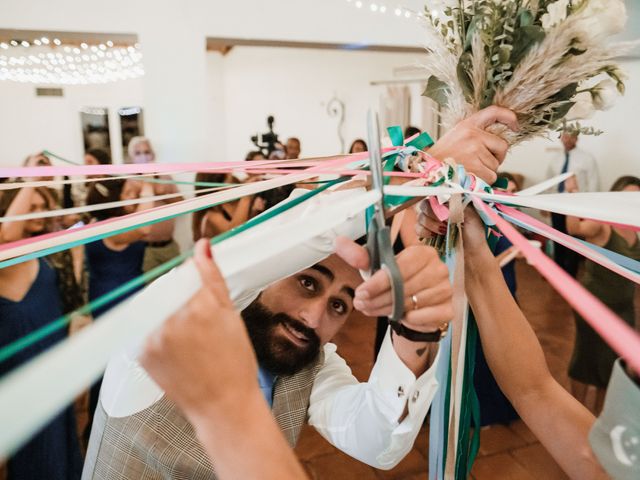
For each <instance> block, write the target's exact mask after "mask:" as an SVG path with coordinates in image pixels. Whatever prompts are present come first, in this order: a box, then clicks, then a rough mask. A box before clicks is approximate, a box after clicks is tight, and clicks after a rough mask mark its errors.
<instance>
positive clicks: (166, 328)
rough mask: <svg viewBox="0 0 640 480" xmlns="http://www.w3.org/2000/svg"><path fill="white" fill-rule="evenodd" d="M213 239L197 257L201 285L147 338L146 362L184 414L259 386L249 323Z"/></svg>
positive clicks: (200, 246) (226, 402)
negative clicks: (239, 308)
mask: <svg viewBox="0 0 640 480" xmlns="http://www.w3.org/2000/svg"><path fill="white" fill-rule="evenodd" d="M210 251H211V250H210V247H209V243H208V242H207V240H206V239H202V240H200V241H199V242H198V243H197V244H196V247H195V256H194V261H195V264H196V267H197V268H198V271H199V272H200V278H201V279H202V287H201V288H200V290H199V291H198V292H197V293H196V294H195V295H194V296H193V297H192V298H191V299H190V300H189V301H188V302H187V303H186V305H184V306H183V307H182V308H181V309H180V310H179V311H177V312H175V313H174V314H173V315H172V316H171V317H169V319H167V320H166V321H165V323H164V325H163V326H162V327H161V328H160V329H159V330H157V331H156V332H155V333H153V334H152V335H151V336H150V337H149V338H148V340H147V343H146V345H145V348H144V352H143V354H142V356H141V358H140V362H141V364H142V366H143V367H144V368H145V369H146V370H147V371H148V372H149V374H150V375H151V376H152V377H153V379H154V380H155V381H156V382H157V383H158V385H160V387H162V389H163V390H165V392H166V393H167V396H168V397H169V398H170V399H171V400H172V401H174V402H175V403H176V404H177V405H178V407H180V408H181V409H182V410H183V411H184V412H185V414H186V415H187V416H188V417H190V419H193V418H199V417H202V416H203V415H208V413H209V412H211V410H212V409H214V408H217V407H219V406H221V405H222V406H224V407H225V408H227V407H229V406H233V404H234V402H236V401H238V399H241V398H242V397H243V396H245V395H246V394H247V392H250V391H252V389H257V388H258V383H257V380H256V379H257V378H258V367H257V362H256V358H255V354H254V352H253V348H252V347H251V343H250V341H249V337H248V336H247V332H246V329H245V326H244V322H243V321H242V318H241V317H240V314H239V313H238V312H237V311H236V310H235V308H234V307H233V304H232V302H231V299H230V298H229V292H228V291H227V287H226V284H225V281H224V278H223V277H222V275H221V273H220V271H219V270H218V267H217V266H216V264H215V263H214V262H213V260H212V259H211V255H210V253H209V252H210Z"/></svg>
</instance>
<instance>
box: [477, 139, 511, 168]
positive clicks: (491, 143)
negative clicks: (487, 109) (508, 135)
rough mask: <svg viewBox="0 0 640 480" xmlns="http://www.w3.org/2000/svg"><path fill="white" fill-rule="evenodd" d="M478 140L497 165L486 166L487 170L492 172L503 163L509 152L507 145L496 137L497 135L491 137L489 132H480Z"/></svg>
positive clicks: (503, 140)
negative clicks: (489, 169)
mask: <svg viewBox="0 0 640 480" xmlns="http://www.w3.org/2000/svg"><path fill="white" fill-rule="evenodd" d="M479 135H480V138H481V141H482V143H483V144H484V146H485V147H486V148H487V149H488V150H489V151H490V152H491V154H492V155H493V157H494V161H495V162H497V164H493V162H492V164H491V165H487V166H488V167H489V168H491V169H493V170H497V169H498V166H499V165H501V164H502V162H504V159H505V157H506V156H507V151H508V150H509V143H507V141H506V140H505V139H503V138H500V137H498V136H497V135H493V134H491V133H489V132H484V131H483V132H480V133H479Z"/></svg>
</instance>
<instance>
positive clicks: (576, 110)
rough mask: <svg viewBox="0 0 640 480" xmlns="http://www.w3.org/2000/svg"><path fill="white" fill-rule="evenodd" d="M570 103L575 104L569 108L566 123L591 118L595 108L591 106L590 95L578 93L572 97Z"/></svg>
mask: <svg viewBox="0 0 640 480" xmlns="http://www.w3.org/2000/svg"><path fill="white" fill-rule="evenodd" d="M572 101H573V102H575V104H574V105H573V107H571V110H569V113H567V116H566V119H567V120H568V121H573V120H583V119H586V118H591V117H592V116H593V114H594V112H595V107H594V106H593V101H592V100H591V94H590V93H589V92H581V93H578V94H577V95H576V96H575V97H573V100H572Z"/></svg>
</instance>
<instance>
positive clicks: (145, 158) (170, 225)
mask: <svg viewBox="0 0 640 480" xmlns="http://www.w3.org/2000/svg"><path fill="white" fill-rule="evenodd" d="M128 153H129V161H130V162H131V163H154V162H155V161H156V155H155V152H154V150H153V147H152V146H151V142H150V141H149V139H148V138H146V137H133V138H132V139H131V141H130V142H129V146H128ZM155 178H156V179H158V180H160V181H168V183H154V184H153V195H166V194H171V193H178V187H176V185H175V184H173V183H170V181H171V180H172V178H171V176H169V175H157V176H156V177H155ZM182 199H183V198H182V197H180V196H178V197H174V198H170V199H166V200H160V201H156V202H154V204H153V206H154V207H159V206H162V205H167V204H169V203H174V202H178V201H180V200H182ZM174 229H175V220H173V219H172V220H165V221H164V222H159V223H154V224H153V225H151V231H150V233H149V234H148V235H147V249H146V251H145V254H144V263H143V266H142V268H143V271H145V272H148V271H149V270H153V269H154V268H155V267H157V266H159V265H162V264H163V263H165V262H168V261H169V260H171V259H172V258H174V257H177V256H178V255H179V254H180V248H179V247H178V243H177V242H176V241H175V239H174V238H173V233H174Z"/></svg>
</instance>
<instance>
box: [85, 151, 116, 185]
mask: <svg viewBox="0 0 640 480" xmlns="http://www.w3.org/2000/svg"><path fill="white" fill-rule="evenodd" d="M112 163H113V162H112V160H111V155H110V154H109V152H107V151H106V150H103V149H102V148H92V149H90V150H87V151H86V152H85V153H84V164H85V165H111V164H112ZM104 176H105V175H88V176H87V178H102V177H104Z"/></svg>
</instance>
